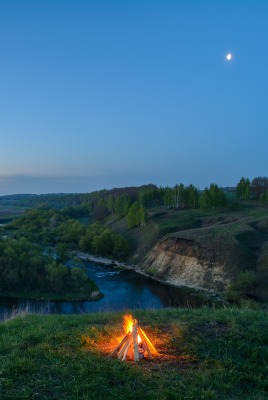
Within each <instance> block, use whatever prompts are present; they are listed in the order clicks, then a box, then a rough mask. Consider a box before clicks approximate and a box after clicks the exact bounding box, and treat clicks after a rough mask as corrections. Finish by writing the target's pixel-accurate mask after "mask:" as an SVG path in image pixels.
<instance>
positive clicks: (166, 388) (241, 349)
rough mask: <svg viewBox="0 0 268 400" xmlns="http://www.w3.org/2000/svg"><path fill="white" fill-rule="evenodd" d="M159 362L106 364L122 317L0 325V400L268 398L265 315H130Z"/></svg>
mask: <svg viewBox="0 0 268 400" xmlns="http://www.w3.org/2000/svg"><path fill="white" fill-rule="evenodd" d="M134 314H135V317H136V318H137V319H138V320H139V323H140V325H141V326H142V328H143V329H144V330H145V331H146V333H147V334H148V336H149V337H150V338H151V340H152V342H153V343H154V345H155V347H156V348H157V350H158V352H159V355H158V356H156V357H155V358H154V359H153V360H152V361H151V360H149V359H144V360H141V361H140V362H139V363H134V362H133V361H128V362H124V363H123V362H120V361H118V360H117V359H113V358H109V353H110V352H111V350H112V349H113V348H114V347H115V346H116V344H117V343H118V341H117V338H118V336H120V334H121V331H122V314H120V313H112V314H108V313H107V314H90V315H80V316H57V315H54V316H53V315H50V316H40V315H26V316H21V317H17V318H15V319H13V320H9V321H6V322H4V323H1V324H0V397H1V400H11V399H12V400H13V399H20V400H24V399H25V400H26V399H40V400H46V399H50V400H77V399H80V400H88V399H96V400H97V399H117V400H118V399H122V400H123V399H152V400H153V399H156V400H173V399H194V400H196V399H215V400H216V399H218V400H220V399H222V400H225V399H226V400H227V399H228V400H230V399H235V400H240V399H241V400H242V399H243V400H247V399H248V400H249V399H250V400H255V399H256V400H264V399H267V397H268V379H267V378H268V346H267V344H268V339H267V329H268V319H267V313H265V312H261V311H252V310H238V309H226V308H225V309H206V308H203V309H176V310H175V309H169V310H161V311H160V310H155V311H154V310H151V311H145V310H144V311H135V312H134Z"/></svg>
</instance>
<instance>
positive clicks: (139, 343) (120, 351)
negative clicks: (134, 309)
mask: <svg viewBox="0 0 268 400" xmlns="http://www.w3.org/2000/svg"><path fill="white" fill-rule="evenodd" d="M123 319H124V325H123V328H124V332H125V336H124V337H123V339H122V340H121V341H120V343H119V344H118V346H116V348H115V349H114V350H113V352H112V353H111V354H110V356H111V357H114V356H117V358H118V359H119V360H121V361H125V360H127V359H129V360H131V359H133V360H134V361H140V360H141V359H143V358H146V357H149V358H153V357H152V355H153V354H155V355H157V354H158V353H157V351H156V349H155V347H154V345H153V344H152V342H151V341H150V339H149V338H148V336H147V335H146V333H145V332H144V330H143V329H142V328H141V327H140V326H139V324H138V321H137V320H136V319H133V318H132V315H124V316H123Z"/></svg>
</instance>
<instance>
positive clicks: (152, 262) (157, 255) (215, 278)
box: [140, 237, 231, 291]
mask: <svg viewBox="0 0 268 400" xmlns="http://www.w3.org/2000/svg"><path fill="white" fill-rule="evenodd" d="M140 271H141V272H144V273H146V274H148V275H151V276H153V277H155V278H158V279H161V280H162V281H165V282H168V283H171V284H173V285H187V286H192V287H199V288H205V289H212V290H217V291H222V290H224V288H226V286H227V285H228V284H229V283H230V278H231V277H230V271H229V272H228V274H227V272H226V268H225V263H224V260H223V259H222V258H221V257H219V256H218V254H217V251H216V250H215V248H213V246H211V247H210V246H209V244H208V245H206V247H204V246H203V245H201V244H200V243H198V242H196V241H194V240H189V239H184V238H179V237H165V238H162V239H161V240H159V242H158V243H157V244H156V245H155V246H154V247H153V249H152V250H151V251H150V252H149V253H148V254H147V256H146V257H145V259H144V261H143V263H142V265H141V266H140Z"/></svg>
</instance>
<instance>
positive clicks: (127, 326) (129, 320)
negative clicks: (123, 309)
mask: <svg viewBox="0 0 268 400" xmlns="http://www.w3.org/2000/svg"><path fill="white" fill-rule="evenodd" d="M123 321H124V322H123V329H124V332H125V334H127V333H128V332H132V329H133V324H134V321H135V320H134V319H133V317H132V315H131V314H125V315H123ZM140 342H141V337H140V335H138V343H140Z"/></svg>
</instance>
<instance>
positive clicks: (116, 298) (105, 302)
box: [0, 261, 208, 320]
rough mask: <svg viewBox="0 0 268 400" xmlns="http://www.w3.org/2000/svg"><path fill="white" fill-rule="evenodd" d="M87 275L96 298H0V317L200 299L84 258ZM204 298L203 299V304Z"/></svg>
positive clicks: (156, 305) (186, 304)
mask: <svg viewBox="0 0 268 400" xmlns="http://www.w3.org/2000/svg"><path fill="white" fill-rule="evenodd" d="M85 265H86V268H87V273H88V276H89V277H90V278H91V279H93V280H94V281H95V282H96V284H97V285H98V286H99V289H100V291H101V292H102V293H103V294H104V297H103V298H102V299H100V300H98V301H83V302H66V301H51V302H48V301H42V300H38V301H37V300H22V299H10V298H0V320H1V319H3V318H6V317H8V316H9V315H10V314H12V313H13V312H14V313H15V312H16V313H17V312H20V311H22V312H23V311H24V310H26V311H29V312H34V313H44V314H46V313H49V314H50V313H52V314H54V313H55V314H81V313H90V312H105V311H116V310H127V309H140V308H142V309H146V308H156V309H158V308H164V307H201V306H202V305H204V304H205V303H204V300H201V298H200V297H199V296H198V295H195V294H190V293H187V292H186V291H185V289H180V288H176V287H173V286H170V285H165V284H163V283H161V282H157V281H155V280H153V279H151V278H148V277H146V276H143V275H140V274H138V273H136V272H135V271H133V270H117V269H114V268H113V267H111V266H107V265H100V264H97V263H94V262H89V261H85ZM207 303H208V302H206V304H207Z"/></svg>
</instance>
